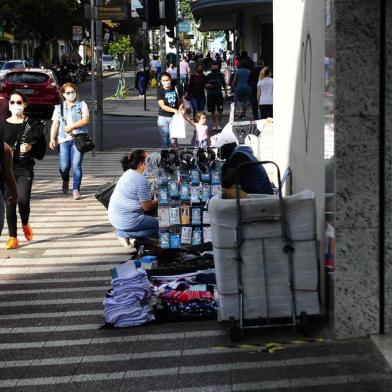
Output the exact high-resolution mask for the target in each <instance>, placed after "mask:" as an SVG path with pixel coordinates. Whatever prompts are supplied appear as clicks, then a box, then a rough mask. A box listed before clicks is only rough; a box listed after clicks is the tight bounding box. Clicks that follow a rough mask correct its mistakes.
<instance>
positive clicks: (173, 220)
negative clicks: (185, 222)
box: [169, 205, 181, 225]
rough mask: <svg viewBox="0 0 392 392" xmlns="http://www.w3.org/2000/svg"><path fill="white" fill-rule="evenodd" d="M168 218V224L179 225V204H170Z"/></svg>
mask: <svg viewBox="0 0 392 392" xmlns="http://www.w3.org/2000/svg"><path fill="white" fill-rule="evenodd" d="M169 219H170V225H180V224H181V220H180V207H179V206H176V205H174V206H172V207H170V208H169Z"/></svg>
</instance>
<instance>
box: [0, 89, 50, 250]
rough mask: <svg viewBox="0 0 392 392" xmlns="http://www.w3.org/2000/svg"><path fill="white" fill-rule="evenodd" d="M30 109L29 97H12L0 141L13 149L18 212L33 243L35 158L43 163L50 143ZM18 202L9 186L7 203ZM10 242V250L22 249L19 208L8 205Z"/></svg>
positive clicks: (0, 133)
mask: <svg viewBox="0 0 392 392" xmlns="http://www.w3.org/2000/svg"><path fill="white" fill-rule="evenodd" d="M26 107H27V97H25V96H24V95H23V94H21V93H19V92H15V93H13V94H11V96H10V100H9V106H8V108H9V110H10V112H11V117H9V118H7V120H5V121H3V122H2V123H1V124H0V139H1V140H3V141H4V142H5V143H7V144H8V145H9V146H12V150H13V159H12V171H13V174H14V177H15V180H16V186H17V193H18V194H19V200H18V203H17V204H18V209H19V215H20V218H21V221H22V229H23V232H24V236H25V238H26V240H27V241H31V240H32V239H33V230H32V228H31V226H30V224H29V217H30V199H31V188H32V185H33V179H34V165H35V161H34V158H38V159H42V158H43V156H44V154H45V151H44V149H45V147H46V142H44V144H43V147H42V140H44V135H43V128H44V126H45V122H44V121H42V120H37V119H29V118H28V117H27V116H26V115H25V114H24V110H25V108H26ZM13 198H15V189H14V188H13V185H12V183H11V187H10V186H9V184H7V183H6V186H5V190H4V199H5V200H10V199H13ZM6 215H7V224H8V233H9V239H8V240H7V243H6V245H5V248H6V249H16V248H18V247H19V240H18V235H17V232H18V230H17V215H16V204H15V203H8V204H7V206H6Z"/></svg>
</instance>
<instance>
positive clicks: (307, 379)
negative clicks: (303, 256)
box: [0, 77, 392, 392]
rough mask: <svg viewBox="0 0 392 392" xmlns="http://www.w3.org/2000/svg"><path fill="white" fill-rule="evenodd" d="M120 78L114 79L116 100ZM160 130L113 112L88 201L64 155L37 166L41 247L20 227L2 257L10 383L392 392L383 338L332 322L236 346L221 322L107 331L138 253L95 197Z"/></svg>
mask: <svg viewBox="0 0 392 392" xmlns="http://www.w3.org/2000/svg"><path fill="white" fill-rule="evenodd" d="M115 80H116V78H115V77H111V78H107V79H105V94H110V91H111V88H112V87H113V85H114V84H115ZM88 86H89V85H88V84H87V83H85V84H83V85H82V86H81V92H82V96H84V98H86V97H88ZM157 133H158V132H157V130H156V127H155V118H154V117H150V118H146V117H129V116H105V152H98V153H96V156H95V157H93V156H92V154H91V153H89V154H86V156H85V158H84V163H83V169H84V177H83V183H82V188H81V192H82V195H83V199H82V200H80V201H74V200H73V199H72V197H71V196H70V195H63V194H62V192H61V180H60V177H59V174H58V163H57V156H56V155H55V154H48V155H47V156H46V157H45V159H44V160H43V161H40V162H37V165H36V167H35V173H36V174H35V182H34V185H33V195H32V206H31V219H30V223H31V225H32V227H33V230H34V235H35V237H34V240H33V241H32V242H31V243H26V241H25V240H24V239H22V238H23V234H22V233H21V229H19V236H20V238H21V247H20V248H19V249H17V250H8V251H6V250H4V249H2V250H1V251H0V275H1V279H0V309H1V314H0V323H1V324H0V325H1V327H0V353H1V359H0V369H1V370H0V388H2V389H4V390H11V389H12V390H20V391H50V392H57V391H67V392H68V391H109V390H110V391H113V392H114V391H124V392H125V391H138V392H140V391H143V392H144V391H161V392H162V391H181V392H207V391H222V392H226V391H264V390H273V391H276V392H284V391H285V392H287V391H291V392H300V391H301V392H304V391H309V392H310V391H312V392H360V391H363V392H364V391H366V392H390V385H391V382H392V376H391V374H390V372H389V370H388V369H389V368H388V366H387V364H386V362H385V360H384V358H383V357H382V356H381V354H380V352H379V351H378V350H377V348H376V347H375V345H374V343H373V342H372V340H370V339H368V338H364V339H356V340H340V341H337V340H334V339H333V338H332V336H330V334H329V332H328V329H327V328H326V327H325V325H324V324H323V322H321V323H320V322H316V323H315V325H314V328H313V330H312V336H311V337H310V338H306V339H303V337H302V336H300V335H298V334H297V333H295V332H294V331H292V329H291V328H274V329H264V330H255V331H249V332H247V333H246V335H245V337H244V338H243V339H241V340H240V341H239V342H238V344H236V345H233V343H231V341H230V339H229V336H228V331H227V329H226V325H223V324H219V323H217V321H215V320H211V321H189V322H178V323H164V324H153V325H146V326H140V327H135V328H125V329H100V327H101V326H102V325H103V323H104V319H103V305H102V301H103V299H104V297H105V295H106V292H107V290H108V289H109V288H110V272H109V270H110V268H112V267H113V266H115V265H117V264H118V263H120V262H122V261H126V260H128V258H129V254H128V252H127V249H126V248H123V247H122V246H121V245H120V243H119V241H118V240H117V238H116V236H115V234H114V232H113V229H112V227H111V226H110V224H109V223H108V219H107V211H106V210H105V209H104V207H103V206H102V205H101V204H100V203H98V202H97V201H96V199H95V198H94V193H95V191H96V190H97V189H98V187H99V186H100V185H102V184H104V183H105V182H107V181H110V180H111V179H112V178H113V177H114V176H117V175H120V174H121V167H120V159H121V156H122V154H123V152H124V151H127V150H128V149H129V148H131V147H136V146H146V147H147V146H148V147H152V146H156V147H157V146H158V145H157V142H158V135H157ZM109 146H110V147H109ZM7 234H8V233H7V229H6V228H5V229H4V232H3V235H2V237H1V238H0V241H1V244H2V246H3V244H4V243H5V241H6V238H7Z"/></svg>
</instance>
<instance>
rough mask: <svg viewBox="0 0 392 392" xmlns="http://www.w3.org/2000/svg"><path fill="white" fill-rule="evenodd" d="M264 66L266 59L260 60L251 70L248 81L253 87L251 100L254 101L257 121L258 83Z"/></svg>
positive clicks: (253, 109) (254, 115) (253, 105)
mask: <svg viewBox="0 0 392 392" xmlns="http://www.w3.org/2000/svg"><path fill="white" fill-rule="evenodd" d="M263 67H264V61H263V60H261V59H260V60H259V62H258V63H257V65H256V66H255V67H254V68H253V69H252V70H251V71H250V75H249V80H248V83H249V85H250V87H251V88H252V95H251V102H252V113H253V119H254V120H255V121H256V120H258V119H259V102H258V100H257V83H258V82H259V77H260V72H261V70H262V69H263Z"/></svg>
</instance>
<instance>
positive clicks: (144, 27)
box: [143, 21, 147, 112]
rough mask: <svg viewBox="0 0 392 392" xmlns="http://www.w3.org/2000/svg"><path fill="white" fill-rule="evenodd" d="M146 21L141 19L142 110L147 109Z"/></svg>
mask: <svg viewBox="0 0 392 392" xmlns="http://www.w3.org/2000/svg"><path fill="white" fill-rule="evenodd" d="M146 39H147V22H145V21H143V106H144V111H145V112H146V111H147V79H146V63H147V48H146Z"/></svg>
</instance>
